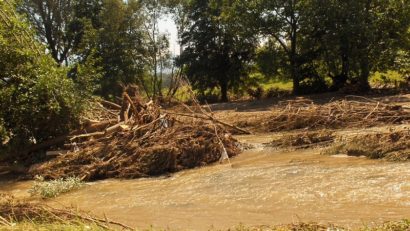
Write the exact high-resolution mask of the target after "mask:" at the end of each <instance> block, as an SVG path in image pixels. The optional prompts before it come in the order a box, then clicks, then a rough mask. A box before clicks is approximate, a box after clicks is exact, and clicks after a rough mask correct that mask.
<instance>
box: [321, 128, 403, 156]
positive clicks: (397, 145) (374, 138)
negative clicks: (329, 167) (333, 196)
mask: <svg viewBox="0 0 410 231" xmlns="http://www.w3.org/2000/svg"><path fill="white" fill-rule="evenodd" d="M323 153H324V154H330V155H336V154H347V155H349V156H366V157H368V158H371V159H380V158H384V159H387V160H391V161H405V160H410V130H398V131H390V132H385V133H382V132H379V133H373V134H360V135H354V136H352V137H345V138H344V140H340V141H336V142H335V144H334V145H333V146H331V147H329V148H328V149H326V150H324V152H323Z"/></svg>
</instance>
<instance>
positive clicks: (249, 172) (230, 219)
mask: <svg viewBox="0 0 410 231" xmlns="http://www.w3.org/2000/svg"><path fill="white" fill-rule="evenodd" d="M240 139H242V140H244V141H247V142H251V143H252V142H253V143H261V139H259V138H255V137H253V138H252V137H240ZM31 184H32V183H31V182H20V183H3V184H2V186H0V191H7V192H12V193H14V194H15V195H17V196H18V197H25V196H27V195H28V194H27V189H28V188H29V187H30V185H31ZM45 203H48V204H50V205H52V206H75V207H79V208H80V209H82V210H85V211H92V213H94V214H96V215H104V214H105V215H106V216H107V217H109V218H112V219H115V220H118V221H121V222H124V223H126V224H129V225H131V226H136V227H139V228H147V227H149V226H150V225H152V226H154V227H160V228H171V229H183V230H208V229H210V228H215V229H222V228H228V227H232V226H235V225H238V224H240V223H243V224H246V225H268V224H283V223H291V222H298V221H303V222H309V221H315V222H321V223H334V224H338V225H344V226H347V227H355V226H361V225H362V224H370V223H372V222H382V221H386V220H399V219H402V218H409V217H410V163H391V162H385V161H376V160H368V159H364V158H360V157H347V156H333V157H331V156H323V155H320V154H319V151H312V150H307V151H297V152H281V151H275V150H271V149H263V148H261V147H258V148H256V149H253V150H248V151H245V152H244V153H243V154H241V155H240V156H239V157H237V158H234V159H232V160H231V165H229V164H224V165H219V164H217V165H214V166H209V167H204V168H201V169H194V170H189V171H184V172H180V173H176V174H173V175H172V176H169V177H161V178H151V179H139V180H106V181H100V182H95V183H90V184H88V185H87V186H85V187H84V188H82V189H80V190H78V191H75V192H71V193H68V194H64V195H61V196H59V197H58V198H56V199H52V200H48V201H47V202H45Z"/></svg>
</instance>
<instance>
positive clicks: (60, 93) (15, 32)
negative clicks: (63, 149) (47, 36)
mask: <svg viewBox="0 0 410 231" xmlns="http://www.w3.org/2000/svg"><path fill="white" fill-rule="evenodd" d="M16 6H17V5H16V4H15V2H12V1H11V0H4V1H0V22H1V23H0V126H1V127H2V128H0V130H2V131H1V132H2V133H3V137H6V138H5V140H2V142H0V146H3V147H2V148H4V146H6V148H10V149H9V151H10V150H12V151H13V153H18V152H19V151H21V150H22V149H24V148H26V147H27V146H28V145H31V144H33V143H39V142H42V141H44V140H47V139H51V138H53V137H56V136H58V135H61V134H66V132H68V131H69V130H70V129H73V128H75V127H76V125H77V124H78V121H79V116H80V114H81V112H82V110H83V109H84V104H83V102H84V101H83V100H86V99H85V98H82V97H80V96H79V94H77V91H76V86H75V84H74V83H73V81H72V80H70V79H69V78H67V70H66V68H62V67H58V64H57V63H56V62H55V61H54V60H53V59H52V58H51V56H50V55H46V54H45V48H44V47H43V46H42V45H41V44H39V43H38V42H37V41H36V40H35V38H34V34H33V33H32V32H31V31H30V29H29V26H28V24H27V22H26V20H25V19H24V17H22V16H20V15H19V14H17V13H16ZM2 151H4V149H2Z"/></svg>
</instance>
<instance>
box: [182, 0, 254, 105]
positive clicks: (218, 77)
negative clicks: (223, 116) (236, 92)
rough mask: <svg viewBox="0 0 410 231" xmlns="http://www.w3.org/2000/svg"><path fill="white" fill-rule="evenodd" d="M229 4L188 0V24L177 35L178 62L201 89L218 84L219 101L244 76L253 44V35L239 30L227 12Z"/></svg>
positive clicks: (228, 11)
mask: <svg viewBox="0 0 410 231" xmlns="http://www.w3.org/2000/svg"><path fill="white" fill-rule="evenodd" d="M232 6H233V5H232V3H231V2H230V1H220V0H207V1H191V2H190V4H189V5H188V6H187V7H188V19H189V21H190V24H189V27H188V28H186V31H184V32H183V34H182V36H181V37H182V42H181V45H182V46H183V47H184V50H183V52H182V54H181V56H180V58H179V63H180V65H185V68H186V69H185V70H186V74H187V76H188V78H189V79H190V81H191V83H192V84H193V86H194V87H195V88H196V89H199V90H200V91H201V92H204V91H205V90H206V89H209V88H211V89H212V88H214V87H219V88H220V92H221V100H222V101H227V100H228V90H229V89H232V88H233V87H235V86H236V85H238V84H240V83H241V78H243V77H246V74H247V73H246V68H247V63H248V62H249V61H250V60H251V58H252V55H253V53H254V47H255V38H254V37H253V36H249V35H248V34H246V33H241V31H240V30H239V29H240V27H238V25H237V24H236V21H235V20H234V19H235V18H234V17H232V15H230V13H231V12H232V11H231V7H232Z"/></svg>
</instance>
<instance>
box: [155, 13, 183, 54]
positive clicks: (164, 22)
mask: <svg viewBox="0 0 410 231" xmlns="http://www.w3.org/2000/svg"><path fill="white" fill-rule="evenodd" d="M158 24H159V31H160V32H162V33H167V34H168V35H169V37H170V44H169V45H170V48H169V49H170V52H171V54H172V55H179V44H178V33H177V26H176V24H175V23H174V21H173V20H172V18H171V16H165V17H164V18H162V19H161V20H160V21H159V23H158Z"/></svg>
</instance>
